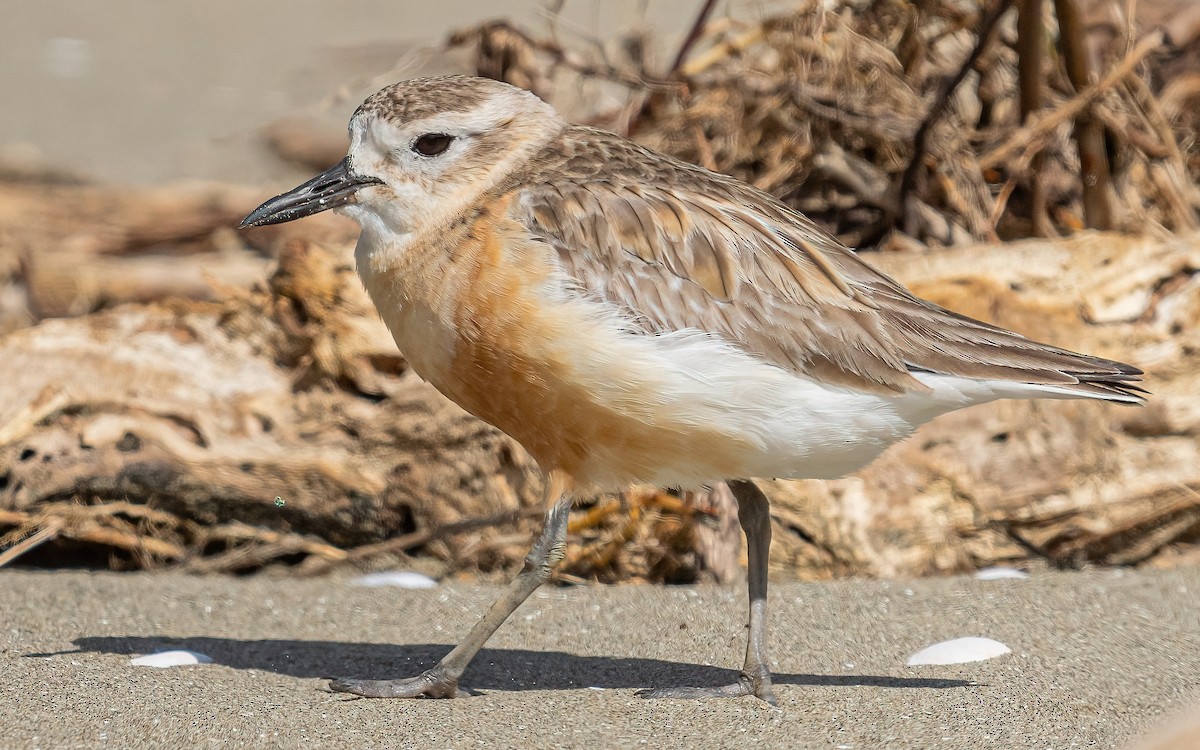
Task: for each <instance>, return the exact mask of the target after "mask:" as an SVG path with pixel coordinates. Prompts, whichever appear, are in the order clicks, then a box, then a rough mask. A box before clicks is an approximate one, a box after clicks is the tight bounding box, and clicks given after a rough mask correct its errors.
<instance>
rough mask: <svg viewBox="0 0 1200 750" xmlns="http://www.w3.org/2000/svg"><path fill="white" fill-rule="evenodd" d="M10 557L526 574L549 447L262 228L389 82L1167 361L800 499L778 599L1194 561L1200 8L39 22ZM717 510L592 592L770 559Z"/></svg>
mask: <svg viewBox="0 0 1200 750" xmlns="http://www.w3.org/2000/svg"><path fill="white" fill-rule="evenodd" d="M5 17H6V18H8V19H10V23H7V24H5V25H4V26H3V27H0V62H2V63H3V69H4V70H5V71H6V72H5V73H4V74H3V75H0V100H2V101H4V102H5V104H6V108H5V116H4V117H3V118H0V363H3V364H0V373H2V374H0V565H27V566H40V567H78V566H84V567H95V568H113V569H119V570H128V569H157V568H179V569H183V570H188V571H193V572H197V573H212V572H224V573H259V572H265V573H268V574H275V575H320V574H325V573H329V572H335V571H343V570H362V569H380V568H387V567H397V566H400V567H407V568H415V569H418V570H423V571H425V572H427V573H430V574H432V575H436V576H461V577H467V578H479V577H482V578H500V577H504V576H507V575H509V574H511V573H512V572H513V571H514V570H515V569H516V568H517V567H519V565H520V562H521V560H522V558H523V556H524V554H525V550H526V548H527V546H528V544H529V542H530V540H531V538H532V535H533V533H534V532H535V530H536V528H537V526H538V524H539V521H540V516H541V512H542V508H541V507H540V503H539V499H538V497H539V496H538V492H539V488H540V482H541V480H540V478H539V476H538V474H537V472H536V470H535V467H534V466H533V465H532V463H531V461H530V460H529V458H528V457H527V456H526V455H525V454H524V452H523V451H522V450H521V449H520V448H519V447H518V446H516V445H515V444H513V443H512V442H511V441H509V440H508V439H507V438H505V437H504V436H503V435H500V434H499V433H497V432H496V431H494V430H492V429H491V428H489V427H487V426H486V425H482V424H480V423H478V422H476V421H475V420H473V419H471V418H470V417H468V416H467V415H465V414H464V413H463V412H461V411H460V410H458V409H457V407H454V406H453V405H451V404H449V403H447V402H446V401H445V400H444V399H442V398H441V397H440V396H439V395H438V394H436V393H435V392H434V391H433V390H432V389H431V388H430V387H428V386H427V385H425V384H423V383H422V382H421V381H420V380H419V379H418V378H417V377H416V376H415V375H414V374H413V373H412V372H411V371H410V370H409V369H408V367H407V364H406V362H405V360H404V358H403V354H402V353H399V352H397V351H395V348H394V345H393V343H392V341H391V338H390V335H389V334H388V332H387V331H386V329H385V328H384V327H383V326H382V324H381V323H380V322H379V320H378V318H377V316H376V314H375V312H374V310H373V309H372V308H371V307H370V304H369V302H368V301H367V300H366V299H365V296H364V295H363V293H362V290H361V288H360V286H359V283H358V280H357V278H356V276H355V275H354V271H353V267H352V262H353V261H352V248H353V244H354V240H355V235H356V228H355V225H354V224H353V223H351V222H348V221H346V220H343V219H341V218H339V217H336V216H332V215H329V214H322V215H320V216H317V217H313V218H312V219H307V220H305V221H303V222H298V223H294V224H285V225H281V226H278V227H266V228H262V229H257V230H252V231H248V232H241V233H239V232H237V231H236V230H235V229H234V227H235V226H236V225H237V222H238V221H239V220H240V219H241V217H242V216H244V215H245V214H246V213H247V212H248V211H249V210H250V209H252V208H253V207H254V206H256V205H257V204H258V203H259V202H261V201H262V200H264V199H265V198H267V197H269V196H271V195H273V194H275V193H278V192H281V191H282V190H285V189H287V188H289V187H291V186H293V185H294V184H296V183H298V182H300V181H302V180H304V179H307V178H308V177H310V176H311V175H312V174H314V173H315V172H316V171H319V170H321V169H324V168H325V167H327V166H329V165H331V164H333V163H334V162H336V161H337V160H339V159H340V158H341V156H342V155H343V154H344V150H345V145H346V144H345V126H346V121H347V119H348V117H349V115H350V113H351V112H353V110H354V108H355V107H356V106H357V105H358V103H359V102H360V101H361V100H362V99H363V98H364V97H366V96H367V95H369V94H370V93H372V92H373V91H375V90H377V89H378V88H380V87H382V86H383V85H386V84H388V83H391V82H393V81H396V80H400V79H403V78H407V77H413V76H416V75H427V74H441V73H470V74H477V75H487V76H491V77H496V78H500V79H503V80H507V81H509V82H511V83H514V84H516V85H519V86H523V87H526V88H529V89H531V90H533V91H535V92H536V93H538V94H539V95H541V96H543V98H545V99H547V100H548V101H550V102H551V103H553V104H554V105H555V106H557V107H558V108H559V109H560V110H561V111H563V112H564V113H565V114H567V115H568V116H569V117H570V118H572V119H573V120H575V121H578V122H589V123H592V124H596V125H598V126H600V127H604V128H608V129H611V130H614V131H616V132H620V133H622V134H624V135H628V136H629V137H632V138H634V139H635V140H638V141H640V142H642V143H645V144H647V145H649V146H651V147H653V148H656V149H660V150H663V151H666V152H668V153H671V154H673V155H676V156H679V157H680V158H683V159H686V160H689V161H692V162H695V163H698V164H702V165H704V166H706V167H708V168H710V169H715V170H719V171H722V172H727V173H730V174H733V175H735V176H737V177H739V178H740V179H743V180H746V181H748V182H750V183H752V184H754V185H756V186H757V187H760V188H762V189H764V190H767V191H769V192H772V193H773V194H775V195H777V196H779V197H780V198H781V199H783V200H785V201H786V202H788V203H789V204H790V205H792V206H794V207H796V208H797V209H799V210H801V211H803V212H805V213H806V214H808V215H810V216H811V217H813V218H814V219H816V220H817V221H819V222H820V223H821V224H822V225H824V226H825V227H826V228H827V229H829V230H830V231H831V232H834V233H835V234H837V235H838V236H839V237H840V238H841V239H842V240H843V241H844V242H846V243H847V244H849V245H851V246H852V247H857V248H859V249H860V250H861V251H862V252H864V253H866V254H869V257H870V260H871V262H872V263H875V264H877V265H879V266H881V267H883V268H884V269H885V270H887V271H888V272H890V273H892V274H894V275H896V276H897V277H899V278H900V279H901V280H902V281H904V282H905V283H907V284H908V285H909V286H910V287H911V288H912V289H913V290H914V291H915V292H917V293H918V294H920V295H922V296H925V297H928V298H930V299H933V300H934V301H936V302H939V303H940V304H943V305H945V306H947V307H950V308H951V309H954V310H957V311H960V312H962V313H965V314H968V315H972V316H974V317H979V318H982V319H985V320H990V321H994V322H996V323H998V324H1000V325H1004V326H1006V327H1010V328H1013V329H1016V330H1018V331H1020V332H1022V333H1025V334H1027V335H1029V336H1031V337H1034V338H1038V339H1041V340H1044V341H1050V342H1053V343H1057V344H1060V345H1063V346H1066V347H1068V348H1072V349H1077V350H1082V351H1087V352H1091V353H1095V354H1099V355H1103V356H1106V357H1111V358H1114V359H1119V360H1122V361H1126V362H1131V363H1133V364H1135V365H1137V366H1139V367H1142V368H1143V369H1145V370H1146V371H1147V373H1148V374H1147V382H1148V388H1149V390H1150V391H1151V392H1152V393H1153V397H1152V399H1151V402H1150V405H1149V406H1147V407H1146V408H1144V409H1123V408H1118V407H1112V406H1104V405H1098V404H1080V403H999V404H993V405H989V406H986V407H979V408H975V409H972V410H969V411H967V412H963V413H958V414H953V415H948V416H946V417H944V418H942V419H940V420H938V421H937V422H936V423H934V424H932V425H929V426H928V427H926V428H923V429H922V430H921V431H920V432H919V433H918V435H917V436H916V437H914V438H913V439H911V440H909V441H908V442H906V443H904V444H902V445H899V446H896V447H895V448H893V449H892V450H890V451H889V452H888V453H887V454H885V456H884V457H883V458H881V459H880V460H879V461H877V462H876V463H875V464H874V465H872V466H871V467H869V468H868V469H865V470H864V471H862V472H860V473H859V474H857V475H855V476H852V477H848V478H846V479H843V480H838V481H835V482H802V481H801V482H771V483H768V485H767V488H768V491H769V494H770V495H771V497H772V501H773V522H774V524H775V544H774V548H773V552H772V569H773V574H774V575H776V576H780V577H792V578H795V577H800V578H817V579H820V578H831V577H837V576H848V575H857V576H879V577H900V576H915V575H931V574H943V573H951V572H964V571H970V570H975V569H978V568H981V567H987V566H995V565H1005V566H1013V567H1021V568H1029V567H1079V566H1084V565H1094V564H1100V565H1136V566H1175V565H1180V564H1195V563H1196V562H1198V561H1200V443H1198V441H1197V435H1198V433H1200V395H1198V394H1200V382H1198V376H1197V373H1198V372H1200V368H1198V366H1200V331H1198V329H1197V321H1198V320H1200V279H1198V278H1197V272H1198V271H1200V234H1197V231H1198V227H1200V191H1198V189H1197V179H1198V177H1200V149H1198V147H1197V133H1198V132H1200V41H1198V40H1200V6H1197V5H1196V4H1195V3H1192V2H1188V0H1141V1H1140V2H1137V3H1126V2H1113V1H1110V0H1011V1H1009V0H990V1H989V2H986V3H980V2H975V1H974V0H922V2H907V1H906V0H806V1H804V2H798V3H797V2H740V1H737V0H732V1H729V2H724V1H723V2H709V1H707V0H643V1H641V2H609V1H606V2H601V1H600V0H558V1H557V2H532V1H531V2H512V3H481V2H471V1H469V0H445V1H444V2H440V3H433V4H417V3H400V2H385V1H384V0H344V1H343V2H338V3H329V2H313V1H311V0H293V1H289V2H286V3H285V2H276V1H274V0H272V1H270V2H255V3H236V4H235V3H231V2H226V1H225V0H206V1H205V2H198V1H192V0H188V1H187V2H176V3H170V4H161V3H148V2H136V1H134V0H120V1H114V2H107V3H104V4H103V5H98V4H95V3H83V2H68V1H67V0H57V1H54V2H46V3H39V4H28V3H26V4H9V7H7V8H6V9H5ZM739 536H740V531H739V530H738V526H737V523H736V512H735V509H734V507H733V504H732V499H731V498H730V497H729V495H728V493H727V491H725V490H723V489H721V488H718V489H717V490H714V491H713V492H706V493H677V492H672V491H668V490H663V489H661V488H633V489H631V490H630V491H629V492H626V493H623V494H621V495H619V496H613V497H601V498H589V499H587V500H586V501H585V502H582V503H581V504H580V506H579V508H578V510H577V512H576V513H575V514H574V516H573V517H572V522H571V527H570V541H571V546H570V549H569V552H568V558H567V561H566V564H565V565H564V567H563V569H562V570H561V572H560V573H559V577H560V579H561V580H575V581H578V580H600V581H610V582H611V581H653V582H692V581H700V580H720V581H723V580H729V579H731V578H734V577H736V576H737V575H739V571H740V569H741V565H742V560H741V558H740V556H739V555H740V553H739V548H740V547H739V541H740V539H739Z"/></svg>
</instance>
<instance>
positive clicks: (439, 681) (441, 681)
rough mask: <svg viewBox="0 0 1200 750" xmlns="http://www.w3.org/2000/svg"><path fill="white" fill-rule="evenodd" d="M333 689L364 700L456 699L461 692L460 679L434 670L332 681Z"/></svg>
mask: <svg viewBox="0 0 1200 750" xmlns="http://www.w3.org/2000/svg"><path fill="white" fill-rule="evenodd" d="M329 689H330V690H333V691H335V692H338V693H350V694H352V695H359V696H362V697H364V698H453V697H454V696H455V695H456V694H457V693H458V679H457V678H452V677H450V676H448V675H447V674H445V672H444V671H443V670H442V669H441V668H440V667H434V668H433V669H429V670H426V671H425V672H422V673H421V674H419V675H417V676H416V677H408V678H404V679H398V680H352V679H339V680H331V681H330V683H329Z"/></svg>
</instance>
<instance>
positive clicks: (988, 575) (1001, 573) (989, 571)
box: [975, 567, 1029, 581]
mask: <svg viewBox="0 0 1200 750" xmlns="http://www.w3.org/2000/svg"><path fill="white" fill-rule="evenodd" d="M1028 577H1029V574H1028V573H1026V572H1025V571H1023V570H1017V569H1016V568H1002V567H995V568H980V569H979V570H977V571H975V578H976V579H977V580H980V581H999V580H1000V579H1002V578H1019V579H1025V578H1028Z"/></svg>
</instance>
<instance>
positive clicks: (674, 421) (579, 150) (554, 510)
mask: <svg viewBox="0 0 1200 750" xmlns="http://www.w3.org/2000/svg"><path fill="white" fill-rule="evenodd" d="M349 135H350V146H349V149H348V151H347V155H346V157H345V158H344V159H343V160H342V161H340V162H339V163H338V164H336V165H335V166H333V167H331V168H330V169H328V170H326V171H325V172H323V173H321V174H319V175H317V176H316V177H314V178H313V179H311V180H309V181H308V182H305V183H304V184H302V185H299V186H298V187H296V188H295V189H293V190H290V191H288V192H286V193H283V194H281V195H279V196H276V197H274V198H271V199H270V200H268V201H266V202H265V203H263V204H262V205H261V206H259V207H258V208H256V209H255V210H254V211H253V212H251V213H250V214H249V215H248V216H247V217H246V218H245V219H244V220H243V222H242V224H241V227H242V228H246V227H257V226H262V225H268V224H275V223H279V222H285V221H292V220H294V219H299V218H302V217H305V216H309V215H312V214H315V213H318V212H321V211H325V210H327V209H334V210H336V211H337V212H339V213H342V214H344V215H346V216H349V217H350V218H352V219H354V220H355V221H357V222H358V224H359V225H360V233H359V237H358V241H357V244H356V246H355V250H354V255H355V264H356V266H357V270H358V274H359V276H360V277H361V280H362V282H363V284H364V286H365V288H366V290H367V292H368V294H369V296H370V298H371V300H372V301H373V303H374V305H375V307H376V309H377V311H378V313H379V315H380V316H381V318H382V319H383V321H384V323H385V324H386V325H387V327H388V329H389V330H390V331H391V333H392V335H393V338H394V339H395V342H396V344H397V346H398V347H399V349H400V351H401V352H402V353H403V354H404V356H405V358H406V359H407V360H408V362H409V363H410V365H411V367H412V368H413V370H414V371H415V372H416V373H417V374H418V375H420V376H421V377H422V378H424V379H425V380H427V381H428V382H429V383H431V384H432V385H433V386H434V387H435V388H437V389H438V390H439V391H440V392H441V393H442V394H444V395H445V396H446V397H448V398H449V399H450V400H452V401H454V402H456V403H457V404H458V405H459V406H461V407H462V408H464V409H465V410H466V411H468V412H470V413H471V414H473V415H475V416H476V417H478V418H480V419H482V420H483V421H485V422H488V423H490V424H491V425H494V426H495V427H497V428H498V429H500V430H501V431H503V432H504V433H506V434H507V435H509V436H510V437H512V438H513V439H514V440H515V441H516V442H517V443H519V444H520V445H521V446H522V447H523V448H524V449H525V450H526V451H527V452H528V453H529V454H530V455H531V456H532V457H533V459H534V460H535V461H536V463H537V465H538V466H539V468H540V470H541V471H542V473H543V475H544V477H545V491H544V492H545V502H546V514H545V522H544V526H543V529H542V531H541V533H540V535H539V536H538V537H537V539H536V541H535V543H534V544H533V546H532V548H531V550H530V552H529V554H528V555H527V557H526V558H525V562H524V565H523V567H522V569H521V571H520V573H519V574H518V575H517V576H516V577H515V579H514V580H513V581H512V582H511V583H510V584H509V586H508V587H507V588H506V589H505V590H504V592H503V593H502V594H501V595H500V596H499V597H498V598H497V600H496V601H495V603H493V604H492V606H491V608H490V609H489V610H488V611H487V612H486V614H484V616H483V617H482V618H481V619H480V620H479V621H478V622H477V623H476V624H475V625H474V627H473V628H472V629H471V630H470V631H469V633H468V634H467V636H466V637H465V638H464V639H463V640H462V641H461V642H460V643H459V644H458V645H457V646H456V647H454V648H453V649H452V650H451V651H450V652H449V653H448V654H446V656H445V657H443V658H442V659H441V660H440V661H439V662H437V663H436V664H434V665H432V666H431V667H430V668H429V669H427V670H425V671H424V672H422V673H420V674H418V675H415V676H412V677H403V678H396V679H339V680H334V681H333V682H331V683H330V688H331V689H332V690H334V691H339V692H345V693H350V694H354V695H358V696H365V697H377V698H387V697H394V698H414V697H434V698H446V697H454V696H455V695H456V693H457V692H458V687H459V682H460V678H461V677H462V675H463V673H464V671H465V670H466V668H467V666H468V665H469V663H470V662H471V660H472V658H473V657H474V656H475V655H476V654H477V653H478V651H479V650H480V649H481V648H482V647H483V645H484V643H485V642H486V641H487V639H488V638H489V637H490V636H491V635H492V633H494V632H495V631H496V629H497V628H499V627H500V625H501V624H502V623H503V622H504V621H505V620H506V619H507V618H508V616H509V615H510V614H511V613H512V612H513V611H514V610H515V609H516V608H517V607H518V606H519V605H520V604H521V602H523V601H524V600H525V599H526V598H527V597H528V596H529V595H530V594H531V593H532V592H533V591H534V590H535V589H536V588H537V587H538V586H540V585H541V584H543V583H544V582H546V581H547V580H548V579H549V577H550V575H551V573H552V571H553V569H554V566H555V565H556V564H557V563H558V562H559V561H560V560H561V559H562V557H563V551H564V544H565V536H566V523H567V516H568V512H569V510H570V507H571V504H572V502H573V501H574V500H575V499H576V498H578V497H581V496H588V495H589V494H590V493H595V492H599V491H614V490H620V489H623V488H626V487H628V486H631V485H635V484H643V485H655V486H659V487H665V488H681V489H689V488H705V487H713V486H716V485H717V484H718V483H720V482H726V483H727V484H728V485H729V487H730V489H731V490H732V493H733V495H734V497H735V498H736V500H737V504H738V516H739V521H740V524H741V526H742V528H743V529H744V531H745V535H746V540H747V561H748V565H747V589H748V599H749V631H748V637H747V646H746V657H745V662H744V664H743V667H742V670H741V672H740V673H739V675H738V677H737V679H736V680H735V681H734V682H733V683H731V684H727V685H721V686H717V687H689V686H681V687H679V686H663V687H660V688H648V689H646V690H644V691H641V693H639V694H640V695H643V696H645V697H651V698H707V697H722V696H727V697H736V696H746V695H753V696H756V697H758V698H760V699H763V700H765V701H767V702H768V703H771V704H775V703H776V697H775V692H774V687H773V685H772V682H771V672H770V668H769V662H768V649H767V635H768V627H767V619H768V613H767V599H766V594H767V559H768V553H769V548H770V542H771V520H770V513H769V505H768V499H767V497H766V495H765V494H764V493H763V491H762V490H761V488H760V487H759V486H758V485H757V484H756V483H755V481H754V480H756V479H760V480H762V479H772V478H813V479H830V478H836V477H841V476H844V475H846V474H848V473H850V472H853V471H855V470H857V469H859V468H862V467H863V466H865V465H867V464H868V463H870V462H871V461H872V460H873V459H874V458H875V457H876V456H878V455H879V454H880V453H881V452H882V451H883V450H884V449H885V448H887V447H888V446H890V445H892V444H894V443H896V442H899V441H901V440H904V439H905V438H906V437H908V436H909V435H911V434H912V433H913V431H914V430H916V429H917V427H918V426H920V425H921V424H923V423H925V422H928V421H929V420H931V419H933V418H934V417H936V416H938V415H940V414H944V413H947V412H950V411H953V410H956V409H961V408H964V407H968V406H972V405H975V404H981V403H985V402H988V401H993V400H996V399H1007V398H1012V399H1029V398H1083V399H1097V400H1101V401H1110V402H1116V403H1119V404H1135V405H1136V404H1141V403H1143V402H1144V395H1143V394H1145V393H1146V391H1144V390H1143V389H1142V388H1141V387H1140V386H1139V385H1138V383H1139V382H1141V377H1140V376H1141V375H1142V371H1141V370H1139V369H1138V368H1136V367H1133V366H1131V365H1127V364H1124V363H1121V362H1116V361H1111V360H1108V359H1102V358H1100V357H1095V356H1089V355H1085V354H1077V353H1074V352H1071V351H1067V350H1065V349H1062V348H1058V347H1055V346H1051V345H1048V344H1043V343H1038V342H1036V341H1032V340H1030V339H1027V338H1025V337H1023V336H1021V335H1019V334H1017V333H1014V332H1012V331H1008V330H1005V329H1003V328H999V327H996V326H993V325H989V324H987V323H983V322H980V321H977V320H973V319H971V318H968V317H965V316H963V315H959V314H957V313H954V312H951V311H949V310H946V309H943V308H942V307H939V306H937V305H935V304H933V303H931V302H928V301H925V300H923V299H920V298H918V297H916V296H914V295H913V294H912V293H910V292H909V291H908V290H907V289H905V288H904V287H903V286H902V285H901V284H900V283H898V282H897V281H895V280H894V279H892V278H890V277H888V276H887V275H885V274H884V273H882V272H880V271H878V270H876V269H875V268H874V267H872V266H871V265H870V264H868V263H867V262H866V260H864V259H863V258H862V257H861V256H859V255H858V254H856V253H855V252H854V251H852V250H850V249H849V248H847V247H846V246H845V245H843V244H842V243H841V242H839V241H838V240H837V239H836V238H835V237H834V236H833V235H831V234H830V233H828V232H827V231H825V230H824V229H822V228H821V227H820V226H818V225H817V224H816V223H814V222H813V221H811V220H810V219H808V218H807V217H805V216H804V215H803V214H801V213H799V212H798V211H796V210H794V209H792V208H791V207H789V206H787V205H786V204H784V203H783V202H781V201H780V200H778V199H776V198H774V197H772V196H771V195H769V194H767V193H765V192H763V191H760V190H758V189H755V188H754V187H751V186H749V185H747V184H745V183H743V182H741V181H739V180H737V179H735V178H733V177H730V176H727V175H723V174H719V173H716V172H712V171H709V170H706V169H704V168H702V167H699V166H695V165H692V164H689V163H686V162H684V161H680V160H677V159H675V158H672V157H670V156H667V155H664V154H661V153H658V152H655V151H652V150H650V149H647V148H644V147H642V146H641V145H638V144H636V143H634V142H633V141H631V140H628V139H626V138H624V137H621V136H619V135H616V134H614V133H610V132H607V131H604V130H601V129H597V128H593V127H587V126H583V125H577V124H571V123H570V122H569V121H568V120H567V119H566V118H564V117H563V116H562V115H560V114H559V113H558V112H557V111H556V110H555V109H554V108H553V107H552V106H551V105H550V104H548V103H547V102H545V101H543V100H542V99H541V98H539V97H538V96H536V95H535V94H533V93H531V92H528V91H525V90H522V89H519V88H516V87H514V86H511V85H509V84H506V83H503V82H500V81H496V80H491V79H485V78H478V77H471V76H441V77H430V78H417V79H413V80H407V81H402V82H400V83H396V84H393V85H390V86H388V87H386V88H384V89H382V90H380V91H379V92H377V93H375V94H373V95H371V96H370V97H368V98H367V99H366V100H365V101H364V102H363V103H362V105H361V106H359V107H358V108H357V110H355V112H354V114H353V116H352V117H351V119H350V125H349Z"/></svg>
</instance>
